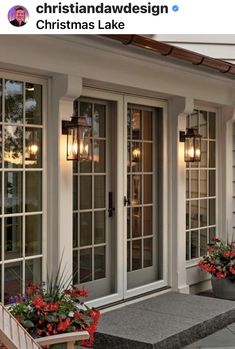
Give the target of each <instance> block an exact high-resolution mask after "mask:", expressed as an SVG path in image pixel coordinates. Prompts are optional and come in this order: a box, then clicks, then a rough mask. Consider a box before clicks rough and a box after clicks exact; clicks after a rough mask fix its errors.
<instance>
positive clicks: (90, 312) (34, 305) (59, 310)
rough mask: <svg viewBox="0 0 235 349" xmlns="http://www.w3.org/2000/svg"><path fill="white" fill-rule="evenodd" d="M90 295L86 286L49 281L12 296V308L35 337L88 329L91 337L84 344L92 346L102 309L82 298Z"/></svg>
mask: <svg viewBox="0 0 235 349" xmlns="http://www.w3.org/2000/svg"><path fill="white" fill-rule="evenodd" d="M87 295H88V294H87V291H86V290H84V289H79V288H77V287H72V286H71V287H67V288H65V289H64V288H62V287H61V286H56V287H55V285H54V286H52V285H49V287H48V288H47V290H46V289H45V288H44V287H43V286H39V285H37V284H36V285H32V284H30V285H28V286H27V289H26V294H25V295H17V296H16V297H10V299H9V302H10V303H11V305H10V307H9V310H10V312H11V313H12V315H14V316H15V318H16V319H17V320H18V321H19V322H20V324H21V325H22V326H23V327H24V328H25V329H26V330H27V331H28V332H29V334H30V335H31V336H32V337H34V338H39V337H44V336H51V335H55V334H61V333H65V332H74V331H83V330H86V331H88V332H89V335H90V339H89V340H84V341H83V342H82V343H81V344H82V345H83V346H86V347H91V346H92V344H93V341H94V333H95V331H96V328H97V324H98V321H99V317H100V312H99V311H98V310H96V309H94V308H92V309H91V308H89V307H87V306H86V305H85V304H84V303H83V302H82V301H81V298H82V297H87ZM51 348H53V346H51ZM56 348H58V345H57V346H56ZM62 348H63V346H62Z"/></svg>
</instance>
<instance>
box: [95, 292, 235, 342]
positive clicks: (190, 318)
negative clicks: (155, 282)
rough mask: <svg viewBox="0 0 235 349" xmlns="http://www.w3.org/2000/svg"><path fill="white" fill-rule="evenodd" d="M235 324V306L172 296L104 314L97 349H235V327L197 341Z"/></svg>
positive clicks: (214, 301)
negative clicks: (185, 348)
mask: <svg viewBox="0 0 235 349" xmlns="http://www.w3.org/2000/svg"><path fill="white" fill-rule="evenodd" d="M233 322H235V302H232V301H226V300H221V299H215V298H208V297H202V296H194V295H185V294H179V293H174V292H170V293H166V294H163V295H160V296H157V297H153V298H150V299H147V300H145V301H141V302H138V303H134V304H131V305H127V306H125V307H122V308H119V309H116V310H113V311H110V312H107V313H104V314H103V315H102V317H101V324H100V326H99V328H98V333H97V335H96V340H95V345H94V349H150V348H151V349H160V348H161V349H177V348H183V347H185V346H187V345H188V348H216V347H215V344H216V345H218V348H220V349H221V348H227V349H229V348H234V349H235V335H234V334H233V331H234V333H235V325H231V326H229V327H227V328H226V329H224V330H222V331H220V332H217V333H216V334H214V336H215V337H213V336H210V337H208V338H205V339H204V341H206V340H207V342H203V340H201V341H198V340H199V339H201V338H204V337H206V336H208V335H210V334H212V333H214V332H216V331H218V330H220V329H222V328H225V327H226V326H227V325H229V324H232V323H233ZM219 338H220V340H219ZM225 339H226V340H228V341H227V342H226V345H227V343H228V345H227V347H226V346H224V347H223V346H221V345H224V340H225ZM213 340H214V342H213ZM196 341H197V342H196ZM195 342H196V343H195ZM190 343H193V344H191V346H189V344H190ZM204 344H205V345H207V346H203V345H204ZM208 345H212V346H208Z"/></svg>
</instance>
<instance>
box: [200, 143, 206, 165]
mask: <svg viewBox="0 0 235 349" xmlns="http://www.w3.org/2000/svg"><path fill="white" fill-rule="evenodd" d="M200 167H207V141H204V140H202V141H201V162H200Z"/></svg>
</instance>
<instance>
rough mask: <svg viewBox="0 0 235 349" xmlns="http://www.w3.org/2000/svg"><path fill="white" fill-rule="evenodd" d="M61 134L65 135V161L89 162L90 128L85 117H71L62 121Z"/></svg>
mask: <svg viewBox="0 0 235 349" xmlns="http://www.w3.org/2000/svg"><path fill="white" fill-rule="evenodd" d="M62 134H63V135H67V160H90V158H91V126H90V125H88V123H87V121H86V117H85V116H72V118H71V121H67V120H63V121H62Z"/></svg>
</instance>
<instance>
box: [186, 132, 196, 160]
mask: <svg viewBox="0 0 235 349" xmlns="http://www.w3.org/2000/svg"><path fill="white" fill-rule="evenodd" d="M194 151H195V149H194V139H193V137H187V136H186V137H185V144H184V161H186V162H188V161H194V155H195V154H194Z"/></svg>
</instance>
